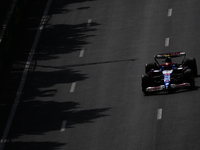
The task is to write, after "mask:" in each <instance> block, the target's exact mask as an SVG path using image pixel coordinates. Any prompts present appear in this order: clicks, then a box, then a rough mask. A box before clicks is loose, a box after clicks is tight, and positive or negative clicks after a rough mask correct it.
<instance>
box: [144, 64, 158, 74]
mask: <svg viewBox="0 0 200 150" xmlns="http://www.w3.org/2000/svg"><path fill="white" fill-rule="evenodd" d="M157 68H158V67H157V65H156V63H155V62H154V63H148V64H146V65H145V72H146V73H148V72H149V71H150V70H151V69H157Z"/></svg>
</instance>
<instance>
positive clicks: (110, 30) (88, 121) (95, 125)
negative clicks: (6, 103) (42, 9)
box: [5, 0, 200, 150]
mask: <svg viewBox="0 0 200 150" xmlns="http://www.w3.org/2000/svg"><path fill="white" fill-rule="evenodd" d="M199 6H200V1H198V0H190V1H188V0H176V1H175V0H159V1H158V0H134V1H133V0H123V1H122V0H112V1H111V0H101V1H100V0H90V1H89V0H88V1H85V0H76V1H65V0H57V1H54V3H52V6H51V11H50V13H51V18H50V19H49V21H48V24H47V25H46V27H45V30H44V31H43V35H42V37H41V41H40V44H39V50H40V51H39V53H38V56H37V65H36V68H35V71H34V72H31V73H30V74H29V75H28V78H27V81H26V85H25V87H24V91H23V95H22V97H21V100H20V104H19V106H18V109H17V112H16V115H15V118H14V121H13V124H12V126H11V130H10V133H9V136H8V139H9V142H7V143H6V146H5V149H8V150H13V149H22V150H23V149H28V150H35V149H42V150H54V149H61V150H66V149H67V150H80V149H81V150H94V149H95V150H111V149H112V150H175V149H176V150H198V149H200V144H199V141H200V100H199V95H200V91H199V85H200V79H199V76H197V78H196V79H195V80H196V88H195V90H191V91H190V90H181V91H177V92H175V93H171V94H170V93H159V94H153V95H149V96H144V95H143V93H142V91H141V75H142V74H144V65H145V63H146V62H152V61H153V56H154V55H155V54H157V53H164V52H169V51H170V52H177V51H185V52H186V54H187V56H189V57H195V58H196V60H197V65H198V66H200V52H199V47H200V42H199V40H200V20H199V14H200V7H199Z"/></svg>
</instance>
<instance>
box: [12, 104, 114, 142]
mask: <svg viewBox="0 0 200 150" xmlns="http://www.w3.org/2000/svg"><path fill="white" fill-rule="evenodd" d="M19 107H20V111H19V113H18V115H17V117H15V120H14V124H13V127H12V129H11V133H12V135H11V136H9V139H13V138H16V137H20V136H24V135H44V134H45V133H47V132H51V131H57V132H60V130H61V125H62V121H63V120H66V121H67V124H66V129H67V128H74V127H75V125H76V127H78V124H84V123H94V122H95V119H98V118H101V117H106V116H108V115H106V114H105V112H106V111H108V110H109V109H111V108H96V109H81V106H80V104H79V103H76V102H72V101H68V102H55V101H47V102H44V101H39V100H35V101H26V102H24V103H22V104H21V105H20V106H19Z"/></svg>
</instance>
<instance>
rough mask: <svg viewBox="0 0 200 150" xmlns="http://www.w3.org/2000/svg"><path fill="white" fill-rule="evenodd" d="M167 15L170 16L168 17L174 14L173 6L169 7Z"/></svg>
mask: <svg viewBox="0 0 200 150" xmlns="http://www.w3.org/2000/svg"><path fill="white" fill-rule="evenodd" d="M167 16H168V17H171V16H172V8H170V9H168V13H167Z"/></svg>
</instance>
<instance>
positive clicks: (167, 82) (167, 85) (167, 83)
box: [165, 80, 169, 89]
mask: <svg viewBox="0 0 200 150" xmlns="http://www.w3.org/2000/svg"><path fill="white" fill-rule="evenodd" d="M165 88H166V89H168V88H169V80H168V81H165Z"/></svg>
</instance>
